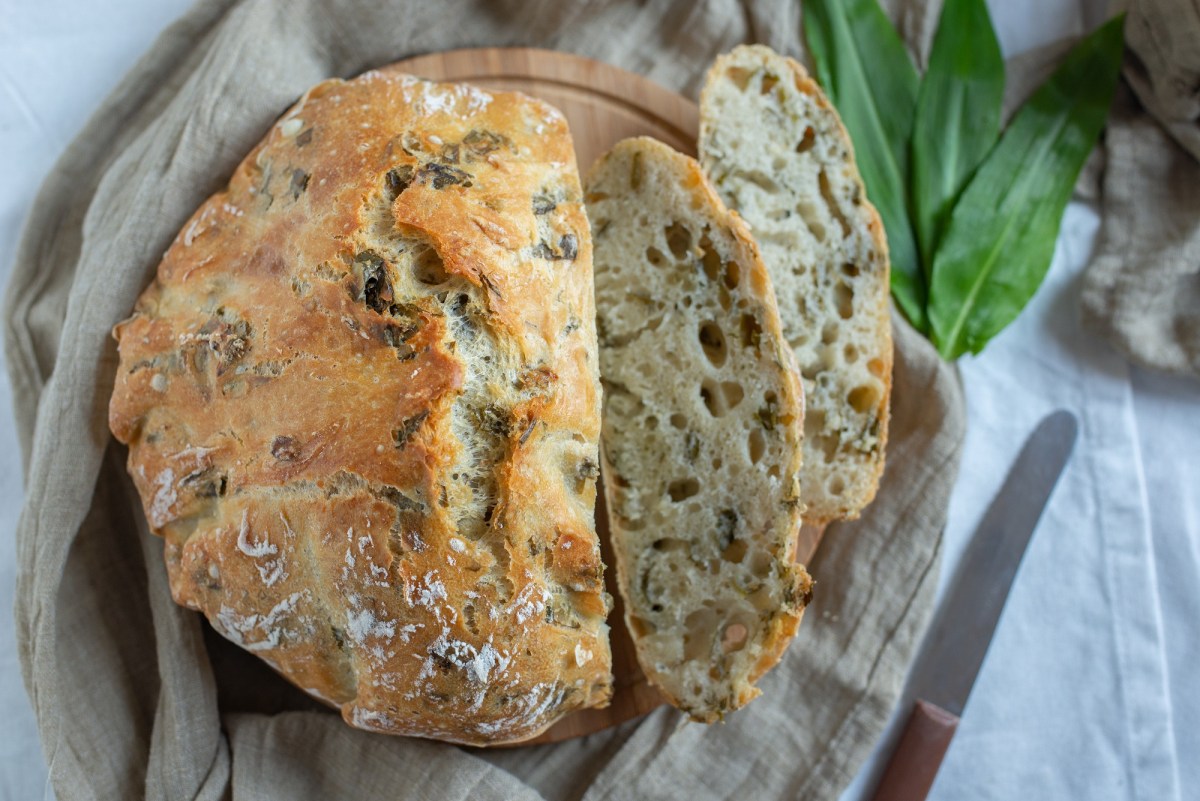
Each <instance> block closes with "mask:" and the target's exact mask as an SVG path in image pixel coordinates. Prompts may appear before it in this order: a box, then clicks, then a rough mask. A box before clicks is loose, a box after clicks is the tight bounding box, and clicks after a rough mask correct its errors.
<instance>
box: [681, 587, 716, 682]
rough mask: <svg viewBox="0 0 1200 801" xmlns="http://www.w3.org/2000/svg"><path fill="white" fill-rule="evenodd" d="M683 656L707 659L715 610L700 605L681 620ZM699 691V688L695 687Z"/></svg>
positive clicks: (713, 632)
mask: <svg viewBox="0 0 1200 801" xmlns="http://www.w3.org/2000/svg"><path fill="white" fill-rule="evenodd" d="M683 627H684V632H685V633H684V635H683V658H684V659H685V660H687V661H689V662H690V661H699V660H702V659H707V657H708V655H709V653H711V652H712V644H713V639H714V638H715V636H716V633H717V612H716V610H715V609H709V608H707V607H701V608H700V609H697V610H696V611H694V612H692V613H691V614H690V615H688V616H687V619H686V620H684V621H683ZM696 692H697V693H698V692H699V688H696Z"/></svg>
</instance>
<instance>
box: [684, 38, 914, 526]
mask: <svg viewBox="0 0 1200 801" xmlns="http://www.w3.org/2000/svg"><path fill="white" fill-rule="evenodd" d="M700 114H701V121H700V160H701V162H702V163H703V165H704V169H705V171H706V172H707V174H708V176H709V177H710V179H711V180H712V182H713V184H714V185H715V186H716V188H717V191H718V192H719V193H720V195H721V198H722V199H723V200H724V201H725V203H726V204H728V205H729V207H730V208H732V209H735V210H736V211H737V212H738V213H740V214H741V215H742V217H743V218H744V219H745V220H746V222H747V223H748V224H749V226H750V230H751V231H752V232H753V234H754V237H755V239H756V240H757V242H758V246H759V248H760V249H761V252H762V256H763V261H764V262H766V265H767V271H768V272H769V273H770V275H771V281H772V283H773V284H774V286H775V294H776V298H777V299H778V302H779V312H780V316H781V317H782V319H783V331H784V334H785V335H786V336H787V340H788V342H789V343H791V346H792V348H793V349H794V350H795V353H796V360H797V361H798V362H799V364H800V371H801V373H802V375H803V377H804V394H805V400H806V403H807V405H808V414H807V415H806V417H805V419H804V435H805V436H804V440H805V441H804V469H803V471H802V472H801V495H802V496H803V497H804V502H805V504H806V505H807V507H808V509H807V511H806V512H805V515H804V516H805V519H806V520H808V521H810V522H813V523H817V524H821V523H826V522H829V521H830V520H835V519H841V518H853V517H857V516H858V514H859V512H860V511H861V510H862V509H863V507H865V506H866V505H867V504H868V503H870V502H871V499H872V498H873V497H874V496H875V490H876V487H877V486H878V483H879V476H880V474H881V473H882V472H883V463H884V446H885V444H886V442H887V427H888V399H889V395H890V393H891V380H892V378H891V376H892V336H891V320H890V317H889V305H888V293H889V286H888V255H887V242H886V240H885V238H884V233H883V225H882V223H880V221H879V215H878V214H877V213H876V212H875V209H874V208H873V207H872V206H871V204H870V203H869V202H868V201H867V197H866V192H865V191H864V190H863V184H862V179H861V178H860V177H859V174H858V169H857V167H855V164H854V151H853V148H852V147H851V144H850V137H849V136H847V134H846V130H845V129H844V128H843V127H842V123H841V121H840V120H839V119H838V116H837V112H835V111H834V109H833V106H832V105H830V103H829V100H828V99H827V98H826V97H825V95H824V94H823V93H822V92H821V90H820V88H819V87H818V86H817V84H816V83H815V82H814V81H813V80H812V79H811V78H809V76H808V73H807V72H805V70H804V67H802V66H801V65H800V64H798V63H796V62H795V61H793V60H792V59H790V58H784V57H783V56H780V55H779V54H777V53H775V52H774V51H773V50H771V49H770V48H767V47H763V46H761V45H754V46H743V47H738V48H735V49H734V50H733V52H731V53H729V54H727V55H725V56H722V57H721V58H719V59H717V61H716V63H715V64H714V65H713V66H712V68H711V69H710V70H709V73H708V78H707V81H706V82H705V86H704V91H703V93H702V94H701V98H700Z"/></svg>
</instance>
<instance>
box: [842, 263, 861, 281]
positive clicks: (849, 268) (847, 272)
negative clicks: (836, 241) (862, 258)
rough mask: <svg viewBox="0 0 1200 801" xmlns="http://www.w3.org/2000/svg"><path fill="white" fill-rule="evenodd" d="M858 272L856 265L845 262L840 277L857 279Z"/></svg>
mask: <svg viewBox="0 0 1200 801" xmlns="http://www.w3.org/2000/svg"><path fill="white" fill-rule="evenodd" d="M859 272H860V270H859V269H858V265H857V264H852V263H850V262H846V263H845V264H843V265H842V275H844V276H846V277H847V278H857V277H858V274H859Z"/></svg>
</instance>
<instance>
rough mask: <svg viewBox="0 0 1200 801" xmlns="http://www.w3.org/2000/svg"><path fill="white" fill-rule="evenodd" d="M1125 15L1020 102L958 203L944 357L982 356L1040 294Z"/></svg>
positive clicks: (936, 271) (1110, 80)
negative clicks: (1039, 287) (979, 354)
mask: <svg viewBox="0 0 1200 801" xmlns="http://www.w3.org/2000/svg"><path fill="white" fill-rule="evenodd" d="M1123 24H1124V18H1123V17H1117V18H1115V19H1113V20H1111V21H1109V22H1108V23H1106V24H1105V25H1104V26H1102V27H1101V28H1100V29H1099V30H1097V31H1096V32H1095V33H1093V34H1092V35H1091V36H1089V37H1088V38H1087V39H1085V40H1083V42H1081V43H1080V44H1079V45H1078V46H1077V47H1076V48H1075V49H1074V50H1073V51H1072V52H1071V54H1070V55H1069V56H1068V57H1067V59H1066V61H1064V62H1063V64H1062V66H1060V67H1059V68H1058V70H1057V71H1056V72H1055V73H1054V74H1053V75H1052V76H1050V78H1049V80H1047V81H1046V83H1044V84H1043V85H1042V86H1041V87H1040V88H1039V89H1038V90H1037V92H1035V93H1034V95H1033V96H1032V97H1031V98H1029V100H1028V101H1027V102H1026V103H1025V105H1024V106H1022V108H1021V110H1020V111H1019V112H1018V113H1017V115H1016V117H1015V118H1014V119H1013V121H1012V123H1011V124H1010V125H1009V126H1008V129H1007V130H1006V131H1005V132H1004V136H1003V137H1002V138H1001V139H1000V141H999V143H998V144H997V145H996V146H995V147H994V148H993V149H992V152H991V153H989V154H988V156H987V158H986V159H985V160H984V162H983V164H982V165H981V166H980V167H979V171H978V172H976V174H975V177H974V178H972V179H971V182H970V183H969V184H968V185H967V188H966V189H965V190H964V191H963V194H962V197H961V198H960V199H959V201H958V203H957V204H956V205H955V207H954V211H953V213H952V214H951V217H950V224H949V227H948V228H947V230H946V234H945V237H944V239H943V240H942V243H941V246H940V247H939V248H938V252H937V257H936V259H935V260H934V263H933V280H932V282H931V286H930V304H929V318H930V322H931V323H932V324H933V335H934V336H933V339H934V344H935V345H937V347H938V351H939V352H940V353H941V354H942V356H943V358H946V359H955V358H958V357H959V356H960V355H962V354H963V353H965V352H967V351H970V352H972V353H978V352H979V351H980V350H982V349H983V346H984V345H985V344H987V341H988V340H989V339H991V338H992V337H993V336H995V335H996V334H998V333H999V332H1000V331H1001V329H1003V328H1004V326H1006V325H1008V324H1009V323H1010V322H1012V321H1013V319H1015V318H1016V316H1017V314H1019V313H1020V311H1021V309H1022V308H1023V307H1024V306H1025V304H1026V303H1027V302H1028V301H1029V299H1030V298H1031V297H1033V294H1034V292H1036V291H1037V288H1038V286H1039V285H1040V284H1041V282H1042V279H1043V278H1044V277H1045V275H1046V270H1047V269H1048V268H1049V267H1050V259H1051V258H1052V257H1053V255H1054V242H1055V240H1056V239H1057V238H1058V227H1059V223H1060V222H1061V221H1062V214H1063V210H1064V209H1065V208H1066V205H1067V201H1068V200H1069V199H1070V197H1071V191H1072V189H1073V188H1074V186H1075V180H1076V179H1077V178H1078V177H1079V171H1080V169H1082V167H1083V162H1084V161H1085V160H1086V159H1087V156H1088V153H1090V152H1091V150H1092V147H1093V146H1094V145H1095V144H1096V139H1097V137H1098V136H1099V135H1100V129H1101V128H1102V127H1103V126H1104V120H1105V118H1106V117H1107V116H1108V108H1109V105H1110V104H1111V103H1112V97H1113V91H1114V89H1115V88H1116V84H1117V72H1118V69H1119V68H1120V66H1121V54H1122V50H1123V41H1122V25H1123Z"/></svg>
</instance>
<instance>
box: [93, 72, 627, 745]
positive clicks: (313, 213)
mask: <svg viewBox="0 0 1200 801" xmlns="http://www.w3.org/2000/svg"><path fill="white" fill-rule="evenodd" d="M114 335H115V336H116V338H117V340H118V342H119V348H120V367H119V370H118V374H117V379H116V386H115V389H114V392H113V397H112V402H111V405H110V426H111V428H112V431H113V433H114V434H115V435H116V436H117V438H118V439H119V440H121V441H122V442H125V443H128V445H129V471H130V474H131V475H132V476H133V479H134V482H135V484H136V485H137V488H138V490H139V492H140V493H141V496H142V499H143V503H144V508H145V512H146V516H147V519H148V520H149V522H150V526H151V528H152V529H153V530H154V531H155V532H156V533H159V534H161V535H162V536H163V537H164V538H165V540H166V561H167V568H168V571H169V574H170V582H171V589H172V593H173V594H174V596H175V598H176V600H177V601H178V602H179V603H181V604H184V605H186V606H189V607H191V608H193V609H198V610H200V611H202V612H204V614H205V615H206V616H207V617H208V618H209V620H210V621H211V622H212V623H213V625H214V627H215V628H216V629H217V630H219V631H221V632H222V633H223V634H224V635H225V636H226V637H228V638H230V639H231V640H233V641H235V642H238V643H239V644H241V645H243V646H244V647H246V648H248V649H249V650H251V651H254V652H255V653H257V654H258V655H259V656H261V657H263V658H264V659H265V660H266V661H267V662H268V663H270V664H271V665H272V666H274V667H275V668H276V669H277V670H278V671H279V672H280V673H282V674H283V675H284V676H286V677H287V678H289V679H290V680H292V681H293V682H295V683H296V684H298V685H299V686H301V687H302V688H304V689H306V690H307V691H309V692H310V693H312V694H313V695H315V696H317V697H319V698H322V699H323V700H325V701H326V702H328V703H330V704H333V705H335V706H338V707H339V708H340V709H341V711H342V714H343V716H344V717H345V719H346V720H347V721H348V722H350V723H352V724H353V725H356V726H359V727H361V728H367V729H373V730H377V731H385V732H390V733H397V734H410V735H416V736H423V737H434V738H439V739H444V740H450V741H454V742H460V743H468V744H473V745H487V744H496V743H504V742H515V741H520V740H524V739H527V738H530V737H533V736H536V735H537V734H539V733H540V732H541V731H543V730H544V729H545V728H546V727H547V726H549V725H550V724H551V723H553V722H554V721H555V720H556V719H558V718H559V717H561V715H563V714H565V713H566V712H569V711H571V710H574V709H580V708H584V707H589V706H600V705H604V704H605V703H607V700H608V698H609V695H610V694H611V675H610V667H611V660H610V654H609V645H608V637H607V628H606V626H605V624H604V618H605V615H606V612H607V603H608V599H607V597H606V596H605V595H604V589H603V581H602V570H603V567H602V564H601V562H600V555H599V548H598V542H597V539H596V535H595V530H594V525H593V518H592V512H593V507H594V500H595V477H596V473H597V453H596V448H597V440H598V437H599V426H600V421H599V398H600V394H599V384H598V378H597V361H596V349H595V331H594V302H593V291H592V268H591V241H590V235H589V231H588V225H587V220H586V216H585V213H584V210H583V206H582V202H581V197H580V189H579V179H578V174H577V171H576V167H575V163H574V152H573V148H572V145H571V139H570V134H569V133H568V131H567V125H566V122H565V120H564V119H563V117H562V116H561V114H559V113H558V112H557V111H555V110H554V109H552V108H550V107H549V106H547V105H545V104H543V103H540V102H538V101H535V100H533V99H530V98H528V97H525V96H522V95H519V94H511V93H494V94H492V93H485V92H482V91H479V90H477V89H474V88H472V87H468V86H464V85H454V84H431V83H427V82H424V81H419V80H417V79H415V78H412V77H411V76H408V75H404V74H402V73H400V72H398V71H396V70H394V69H383V70H379V71H372V72H369V73H366V74H364V75H363V76H360V77H359V78H357V79H355V80H353V81H348V82H345V81H338V80H334V81H327V82H325V83H322V84H320V85H318V86H316V87H314V88H313V89H312V90H310V91H309V92H308V93H307V94H306V95H305V96H304V97H303V98H302V99H301V100H300V101H299V102H298V103H297V104H296V106H294V107H293V108H292V109H291V110H289V111H288V112H287V113H286V114H284V115H283V117H282V118H281V119H280V120H279V121H278V122H277V123H276V124H275V125H274V126H272V128H271V131H270V132H269V134H268V135H267V136H266V138H265V139H264V140H263V142H262V143H261V144H260V145H259V146H258V147H256V148H255V149H254V151H252V152H251V153H250V155H249V156H247V157H246V159H245V160H244V161H243V162H242V164H241V165H240V166H239V167H238V168H237V170H236V172H235V173H234V176H233V178H232V179H231V181H230V184H229V186H228V188H227V189H226V190H225V191H223V192H220V193H218V194H217V195H215V196H214V197H212V198H211V199H209V200H208V201H207V202H206V203H205V204H204V205H203V206H201V207H200V209H198V210H197V212H196V213H195V214H194V215H193V216H192V218H191V219H190V220H189V221H188V223H187V224H186V225H185V226H184V227H183V229H182V230H181V231H180V233H179V236H178V237H177V238H176V240H175V242H174V243H173V244H172V246H171V248H170V249H169V250H168V252H167V253H166V255H165V256H164V258H163V261H162V263H161V265H160V266H159V269H158V276H157V280H156V281H155V282H154V283H153V284H151V286H150V287H149V288H148V289H147V290H146V291H145V293H144V294H143V295H142V297H141V298H140V299H139V300H138V303H137V307H136V309H135V311H134V314H133V316H132V317H131V318H130V319H128V320H126V321H124V322H122V323H121V324H119V325H118V326H117V327H116V329H115V331H114Z"/></svg>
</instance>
